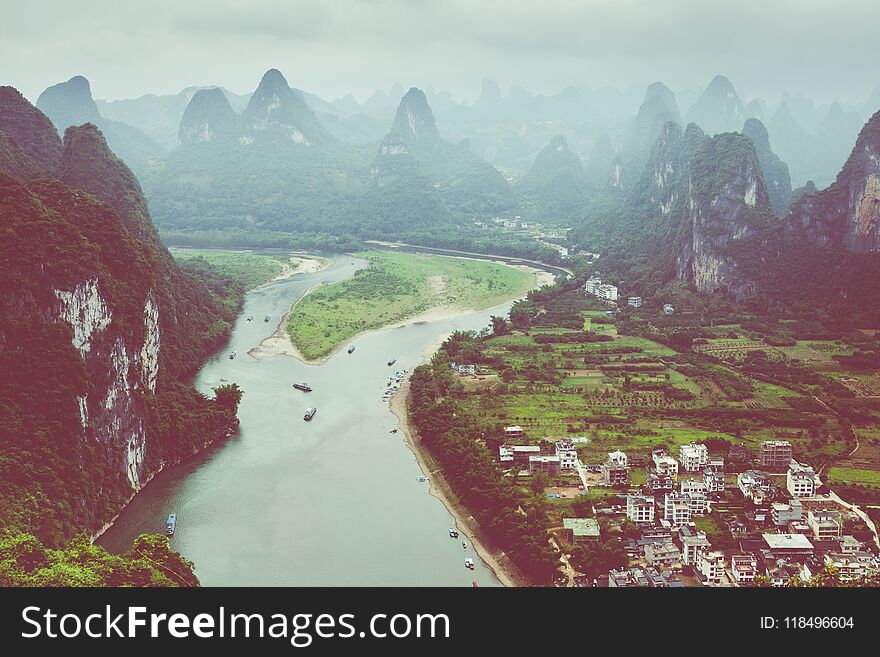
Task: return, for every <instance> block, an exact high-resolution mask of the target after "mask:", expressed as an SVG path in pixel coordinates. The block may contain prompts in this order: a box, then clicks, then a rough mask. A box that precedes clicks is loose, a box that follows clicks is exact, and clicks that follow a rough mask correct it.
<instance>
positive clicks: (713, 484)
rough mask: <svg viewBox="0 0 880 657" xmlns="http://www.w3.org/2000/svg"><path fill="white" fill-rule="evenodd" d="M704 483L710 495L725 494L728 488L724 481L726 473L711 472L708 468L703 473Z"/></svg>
mask: <svg viewBox="0 0 880 657" xmlns="http://www.w3.org/2000/svg"><path fill="white" fill-rule="evenodd" d="M703 483H704V484H705V486H706V492H708V493H723V492H724V488H725V486H726V484H725V481H724V472H719V471H718V470H710V469H709V468H706V470H705V471H704V472H703Z"/></svg>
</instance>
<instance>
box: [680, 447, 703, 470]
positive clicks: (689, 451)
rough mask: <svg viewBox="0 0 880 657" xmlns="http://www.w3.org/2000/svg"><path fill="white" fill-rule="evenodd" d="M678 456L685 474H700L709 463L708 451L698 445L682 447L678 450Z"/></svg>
mask: <svg viewBox="0 0 880 657" xmlns="http://www.w3.org/2000/svg"><path fill="white" fill-rule="evenodd" d="M678 456H679V458H680V459H681V467H682V469H683V470H684V471H685V472H702V471H703V470H704V469H705V468H706V465H707V464H708V463H709V449H708V448H707V447H706V446H705V445H702V444H700V443H691V444H689V445H682V446H681V447H679V448H678Z"/></svg>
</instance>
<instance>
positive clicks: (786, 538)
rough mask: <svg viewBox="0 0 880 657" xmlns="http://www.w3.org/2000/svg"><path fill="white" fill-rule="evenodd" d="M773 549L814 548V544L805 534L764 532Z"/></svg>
mask: <svg viewBox="0 0 880 657" xmlns="http://www.w3.org/2000/svg"><path fill="white" fill-rule="evenodd" d="M764 542H765V543H766V544H767V547H769V548H770V549H771V550H812V549H813V544H812V543H810V540H809V539H808V538H807V537H806V536H804V535H803V534H764Z"/></svg>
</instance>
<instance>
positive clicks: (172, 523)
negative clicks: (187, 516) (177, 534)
mask: <svg viewBox="0 0 880 657" xmlns="http://www.w3.org/2000/svg"><path fill="white" fill-rule="evenodd" d="M176 528H177V516H176V515H174V514H173V513H172V514H171V515H170V516H168V519H167V520H166V521H165V535H166V536H173V535H174V530H175V529H176Z"/></svg>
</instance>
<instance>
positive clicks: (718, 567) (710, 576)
mask: <svg viewBox="0 0 880 657" xmlns="http://www.w3.org/2000/svg"><path fill="white" fill-rule="evenodd" d="M697 575H698V576H699V578H700V581H701V582H702V583H703V586H718V585H719V584H720V583H721V580H722V579H724V554H722V553H721V552H716V551H711V552H702V553H700V556H699V558H698V559H697Z"/></svg>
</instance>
